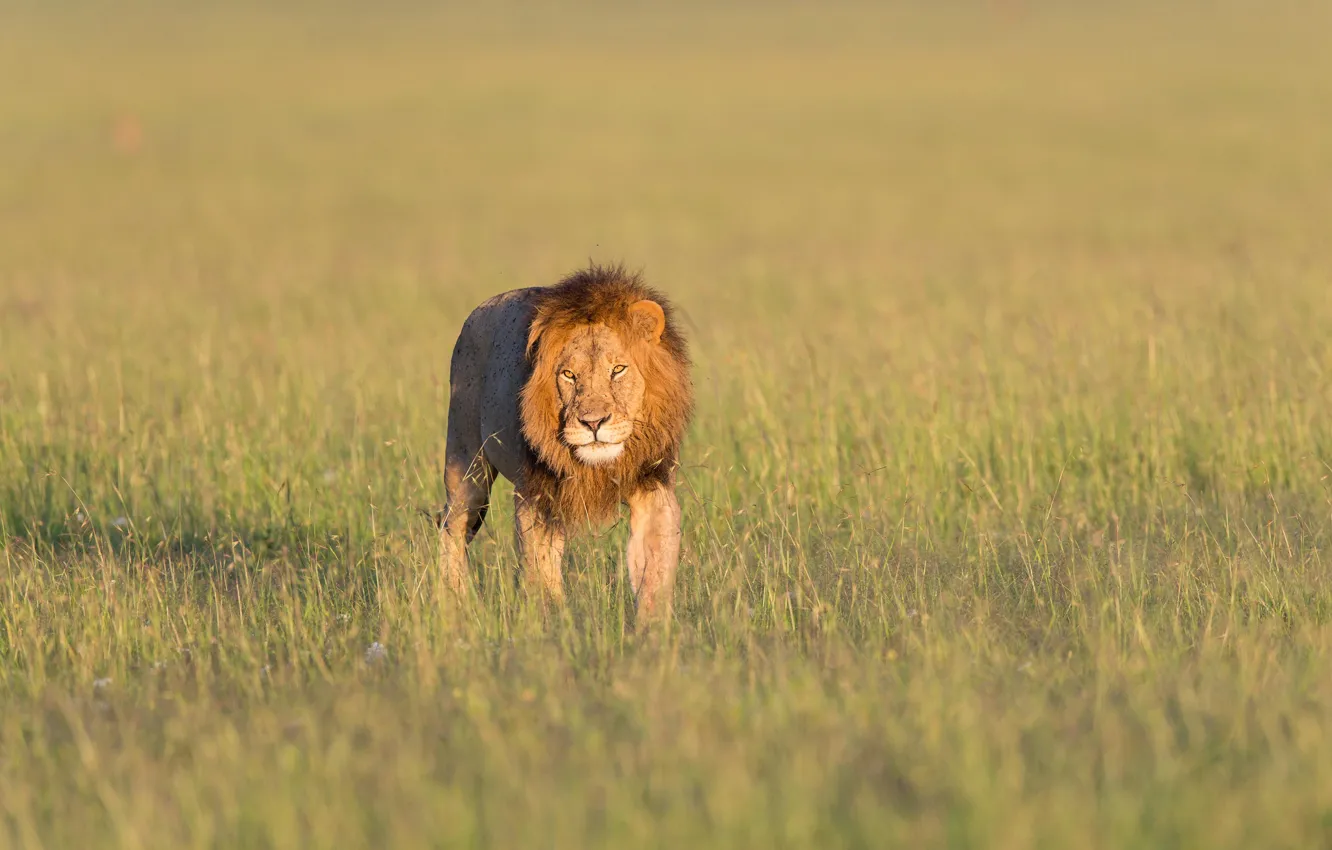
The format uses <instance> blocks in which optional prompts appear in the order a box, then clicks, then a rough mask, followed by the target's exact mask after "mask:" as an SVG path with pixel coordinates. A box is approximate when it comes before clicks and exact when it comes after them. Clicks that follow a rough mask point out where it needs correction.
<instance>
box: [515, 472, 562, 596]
mask: <svg viewBox="0 0 1332 850" xmlns="http://www.w3.org/2000/svg"><path fill="white" fill-rule="evenodd" d="M513 517H514V521H513V531H514V539H515V540H516V542H517V545H518V560H519V562H520V563H521V564H522V571H523V576H522V577H523V579H524V580H526V581H527V582H528V583H530V584H534V585H536V586H537V587H539V588H540V589H541V590H542V591H543V592H544V593H545V595H546V597H547V598H548V599H550V600H551V601H553V602H560V603H562V602H564V576H563V573H562V571H561V569H560V562H561V561H562V560H563V558H564V530H563V529H562V528H560V527H559V525H557V524H556V523H554V522H551V521H550V519H549V518H548V517H547V516H546V514H545V512H544V511H542V510H540V509H539V508H538V507H537V505H536V504H534V502H533V501H532V500H531V499H526V498H524V497H523V496H522V495H521V494H520V493H517V492H515V493H514V494H513Z"/></svg>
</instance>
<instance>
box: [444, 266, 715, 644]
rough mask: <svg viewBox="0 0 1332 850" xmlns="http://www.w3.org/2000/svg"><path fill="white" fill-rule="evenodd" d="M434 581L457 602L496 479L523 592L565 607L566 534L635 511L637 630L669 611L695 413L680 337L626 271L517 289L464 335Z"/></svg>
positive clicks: (458, 349) (457, 350) (590, 272)
mask: <svg viewBox="0 0 1332 850" xmlns="http://www.w3.org/2000/svg"><path fill="white" fill-rule="evenodd" d="M449 383H450V396H449V423H448V444H447V447H446V449H445V473H444V474H445V484H446V485H447V487H448V507H447V508H446V509H445V511H444V514H443V516H442V517H441V520H440V543H441V548H442V551H441V554H440V567H441V570H442V571H443V574H444V579H445V581H446V582H447V583H448V584H449V586H450V587H452V588H453V589H454V590H455V591H456V592H458V593H459V594H465V593H466V588H467V579H466V559H467V556H466V550H467V544H469V543H471V541H472V538H473V537H474V536H475V535H476V533H477V531H478V530H480V528H481V523H482V522H483V521H484V519H485V515H486V507H487V505H488V503H489V500H490V487H491V485H492V484H493V483H494V481H495V475H496V473H499V474H502V475H503V476H504V477H505V478H507V479H509V480H510V481H511V482H513V485H514V506H515V520H516V521H515V528H514V531H515V535H514V536H515V538H516V540H517V543H518V553H519V557H520V558H521V561H522V567H523V572H524V575H525V576H526V578H527V579H528V580H530V581H533V582H535V583H537V584H538V585H539V586H540V587H541V588H542V589H544V590H545V592H546V593H547V594H548V595H549V596H550V597H552V598H553V599H554V600H556V601H562V600H563V598H564V589H563V585H562V577H561V573H560V560H561V557H562V555H563V552H564V539H565V534H566V532H567V531H568V530H570V529H573V528H575V527H577V526H583V525H593V526H599V525H604V524H605V523H606V522H607V521H609V520H610V519H611V518H612V517H613V516H614V515H615V514H616V512H617V510H618V508H619V506H620V503H621V502H626V503H628V505H629V547H628V552H627V556H626V560H627V561H628V567H629V582H630V586H631V587H632V588H633V592H634V598H635V600H636V602H637V611H638V613H637V620H638V621H639V623H640V624H641V623H643V622H646V621H647V620H648V619H649V618H651V617H652V616H653V615H654V613H659V612H664V611H666V610H668V609H669V606H670V600H671V590H672V587H673V586H674V583H675V570H676V565H677V563H678V561H679V557H680V504H679V502H678V501H677V500H676V497H675V470H676V466H677V458H678V456H679V452H680V443H681V440H682V439H683V437H684V432H685V427H686V426H687V425H688V423H689V418H690V415H691V413H692V411H693V385H692V383H691V381H690V377H689V356H688V353H687V351H686V348H685V340H684V337H683V336H682V335H681V333H680V329H679V328H678V327H677V326H676V324H675V323H674V321H673V318H672V313H671V307H670V305H669V304H668V303H667V302H666V300H665V299H664V298H662V297H661V296H660V295H659V294H658V293H656V292H655V291H653V290H652V289H649V288H648V287H647V286H644V285H643V283H642V282H641V281H640V279H639V277H638V276H637V275H632V274H628V273H626V272H625V271H624V270H623V269H622V268H619V267H615V268H603V267H599V266H592V267H590V268H588V269H586V270H584V271H580V272H577V273H575V274H572V275H570V276H569V277H566V278H565V279H564V280H563V281H561V282H560V283H558V284H556V285H555V286H549V287H536V288H531V289H515V290H513V291H511V292H506V293H504V294H502V295H497V296H495V297H494V298H491V299H490V300H489V301H487V302H485V303H484V304H482V305H481V306H480V307H477V308H476V309H475V310H474V311H473V312H472V314H471V315H470V316H469V317H468V318H467V321H466V322H464V323H463V327H462V331H461V332H460V333H459V334H458V342H457V344H456V345H455V346H454V348H453V361H452V364H451V367H450V371H449Z"/></svg>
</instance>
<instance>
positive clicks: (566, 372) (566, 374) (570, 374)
mask: <svg viewBox="0 0 1332 850" xmlns="http://www.w3.org/2000/svg"><path fill="white" fill-rule="evenodd" d="M560 376H561V377H564V378H568V379H569V380H571V381H572V380H573V379H574V373H573V372H570V371H569V370H568V369H565V370H564V371H563V372H561V373H560Z"/></svg>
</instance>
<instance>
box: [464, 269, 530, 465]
mask: <svg viewBox="0 0 1332 850" xmlns="http://www.w3.org/2000/svg"><path fill="white" fill-rule="evenodd" d="M540 292H541V289H539V288H528V289H514V290H510V291H509V292H504V293H501V294H499V295H496V296H495V297H493V298H490V299H488V300H487V301H485V302H484V303H482V304H481V305H480V306H478V307H477V308H476V309H475V310H473V311H472V313H471V315H469V316H468V317H467V320H466V321H465V322H463V326H462V330H461V331H460V332H459V333H458V341H457V343H456V344H455V345H454V347H453V358H452V362H451V363H450V366H449V384H450V396H451V398H452V401H451V403H450V407H449V415H450V417H454V416H458V417H461V418H462V419H464V420H466V421H465V423H463V422H460V423H458V425H460V426H465V427H467V428H468V429H469V430H470V429H471V428H476V429H477V430H476V432H475V436H476V439H477V441H478V443H479V445H481V446H482V450H483V451H484V452H485V454H486V457H487V459H488V460H490V462H491V463H492V464H494V465H495V467H496V468H498V469H499V471H500V473H501V474H503V475H504V477H506V478H508V479H509V480H510V481H513V480H515V476H516V475H517V474H518V473H519V471H520V470H521V469H522V461H523V454H522V452H523V449H522V436H521V434H522V432H521V428H520V426H519V419H518V399H519V395H520V393H521V392H522V387H523V383H524V382H525V381H526V380H527V374H528V368H529V367H528V365H527V356H526V348H527V333H528V329H529V328H530V327H531V324H532V316H533V313H534V304H535V300H536V298H537V296H538V295H539V294H540ZM453 427H454V425H453V424H451V425H450V430H452V428H453Z"/></svg>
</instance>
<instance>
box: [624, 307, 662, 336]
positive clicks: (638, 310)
mask: <svg viewBox="0 0 1332 850" xmlns="http://www.w3.org/2000/svg"><path fill="white" fill-rule="evenodd" d="M629 321H630V322H631V323H632V324H633V326H634V330H636V331H638V332H639V333H640V334H642V335H643V336H644V337H646V338H647V339H648V341H649V342H660V341H661V334H662V332H663V331H665V330H666V311H664V310H662V309H661V305H660V304H658V303H657V302H656V301H649V300H647V299H646V298H645V299H643V300H642V301H637V302H635V303H634V304H632V305H631V306H630V307H629Z"/></svg>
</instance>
